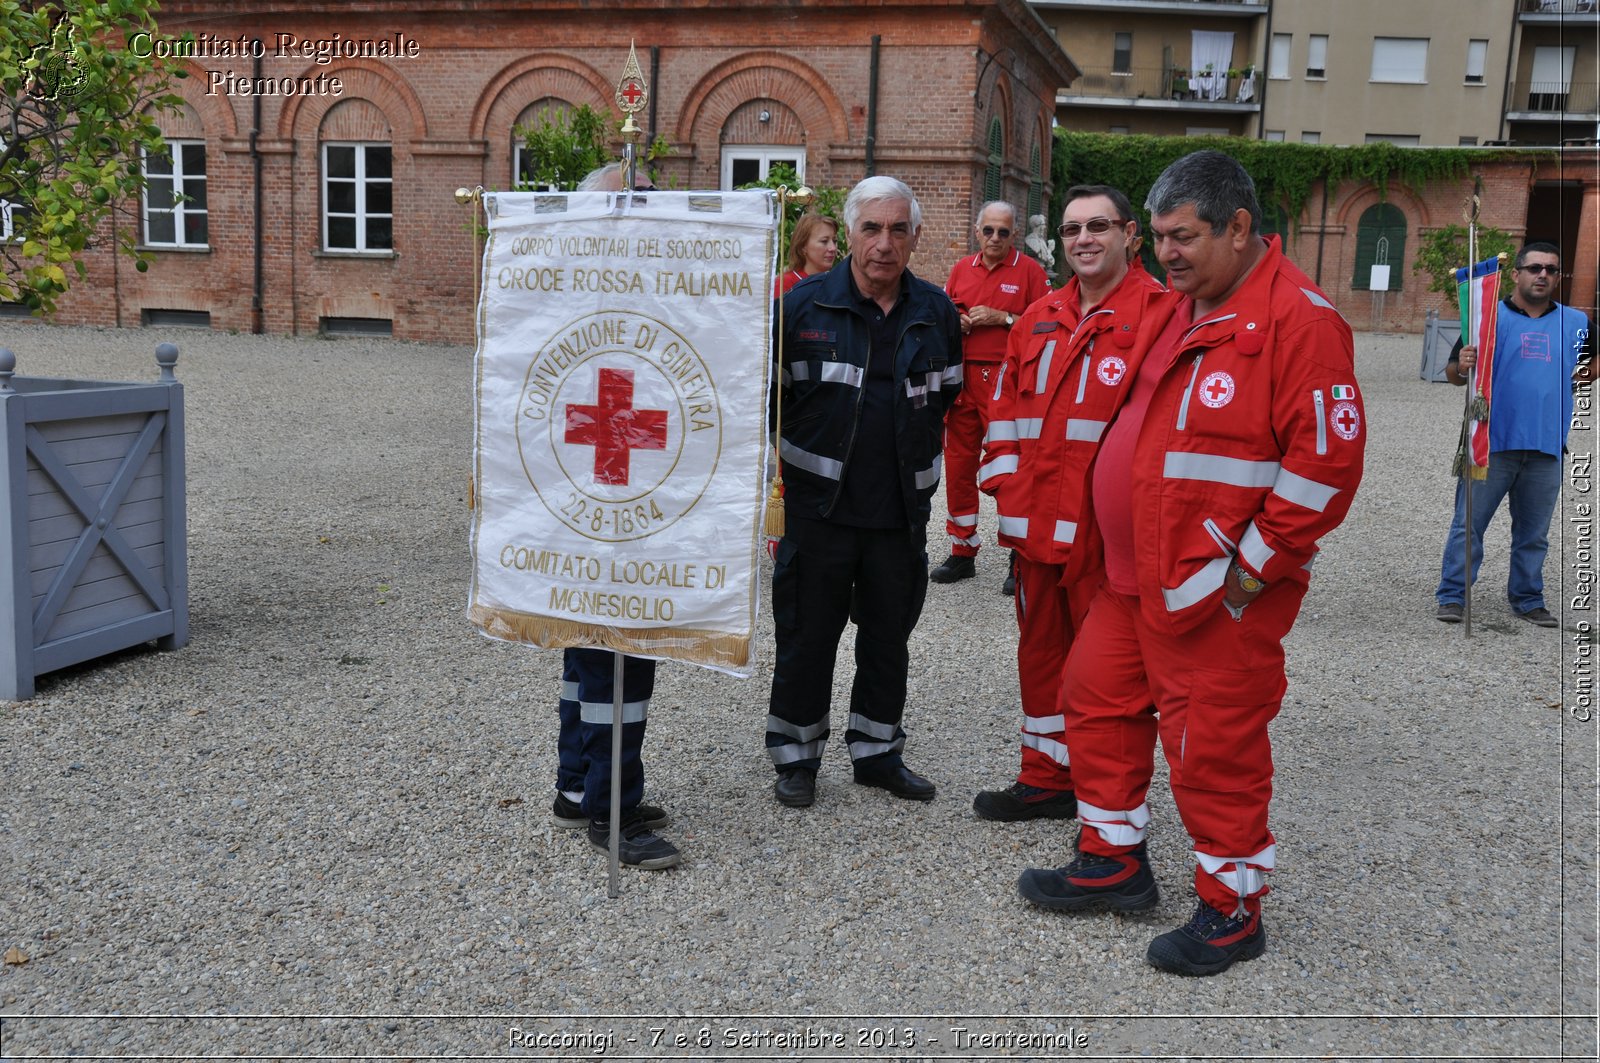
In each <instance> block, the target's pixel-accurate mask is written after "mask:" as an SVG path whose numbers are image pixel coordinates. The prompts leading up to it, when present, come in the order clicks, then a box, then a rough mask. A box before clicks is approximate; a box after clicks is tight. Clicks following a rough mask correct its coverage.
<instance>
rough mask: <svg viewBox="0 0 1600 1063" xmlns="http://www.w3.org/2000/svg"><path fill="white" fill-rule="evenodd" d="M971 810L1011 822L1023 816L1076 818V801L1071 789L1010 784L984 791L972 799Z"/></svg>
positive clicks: (990, 817)
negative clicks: (1000, 788)
mask: <svg viewBox="0 0 1600 1063" xmlns="http://www.w3.org/2000/svg"><path fill="white" fill-rule="evenodd" d="M972 810H973V811H974V812H976V813H977V814H978V815H979V816H980V817H981V818H983V819H995V820H999V821H1000V822H1002V823H1015V822H1017V821H1018V820H1024V819H1077V818H1078V801H1077V799H1076V798H1075V797H1073V795H1072V791H1071V790H1045V789H1041V788H1040V787H1037V786H1029V785H1027V784H1026V783H1020V782H1016V783H1012V784H1011V785H1010V786H1009V787H1007V788H1006V789H1004V790H984V791H982V792H981V793H979V794H978V796H977V797H974V798H973V799H972Z"/></svg>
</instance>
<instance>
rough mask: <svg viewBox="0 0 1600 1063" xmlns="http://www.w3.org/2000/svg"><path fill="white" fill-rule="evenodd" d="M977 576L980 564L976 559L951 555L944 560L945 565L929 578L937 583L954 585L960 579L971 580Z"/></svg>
mask: <svg viewBox="0 0 1600 1063" xmlns="http://www.w3.org/2000/svg"><path fill="white" fill-rule="evenodd" d="M977 574H978V562H977V559H976V558H971V557H961V556H960V555H958V554H951V555H950V556H949V557H947V558H945V559H944V564H942V565H940V566H939V567H938V568H936V569H934V570H933V571H932V572H930V573H928V578H929V579H931V580H933V582H935V583H954V582H955V581H956V580H958V579H971V578H972V577H973V576H976V575H977Z"/></svg>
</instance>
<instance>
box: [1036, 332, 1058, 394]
mask: <svg viewBox="0 0 1600 1063" xmlns="http://www.w3.org/2000/svg"><path fill="white" fill-rule="evenodd" d="M1055 356H1056V341H1055V340H1051V341H1049V342H1048V343H1046V344H1045V345H1044V353H1042V354H1040V355H1039V373H1038V375H1037V376H1036V377H1035V378H1034V381H1033V390H1034V393H1035V394H1037V395H1043V394H1044V389H1045V386H1046V385H1047V384H1049V382H1050V362H1051V360H1052V359H1054V358H1055Z"/></svg>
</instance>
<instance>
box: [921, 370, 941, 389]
mask: <svg viewBox="0 0 1600 1063" xmlns="http://www.w3.org/2000/svg"><path fill="white" fill-rule="evenodd" d="M922 379H923V382H924V383H925V384H926V385H927V388H928V390H929V391H939V390H941V389H940V387H939V374H938V373H933V372H929V373H923V374H922Z"/></svg>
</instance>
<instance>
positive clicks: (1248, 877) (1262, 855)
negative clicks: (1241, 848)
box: [1194, 843, 1278, 897]
mask: <svg viewBox="0 0 1600 1063" xmlns="http://www.w3.org/2000/svg"><path fill="white" fill-rule="evenodd" d="M1194 856H1195V859H1196V860H1197V861H1198V862H1199V864H1200V867H1201V869H1202V870H1203V871H1205V873H1206V874H1208V875H1210V876H1211V877H1212V878H1214V879H1216V880H1217V881H1218V882H1221V883H1222V884H1223V885H1224V886H1227V887H1228V889H1230V890H1232V891H1233V892H1234V893H1235V894H1237V895H1238V896H1240V897H1251V896H1254V895H1255V894H1257V893H1260V892H1261V888H1262V887H1263V886H1265V885H1266V875H1265V872H1268V871H1271V870H1273V869H1274V868H1276V867H1277V866H1278V846H1277V844H1276V843H1274V844H1272V845H1269V846H1267V847H1266V848H1265V849H1263V850H1261V851H1260V852H1259V853H1256V854H1255V855H1254V856H1212V855H1211V854H1210V853H1202V852H1200V851H1199V850H1198V849H1197V850H1195V854H1194ZM1223 868H1229V870H1226V871H1224V870H1223Z"/></svg>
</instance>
